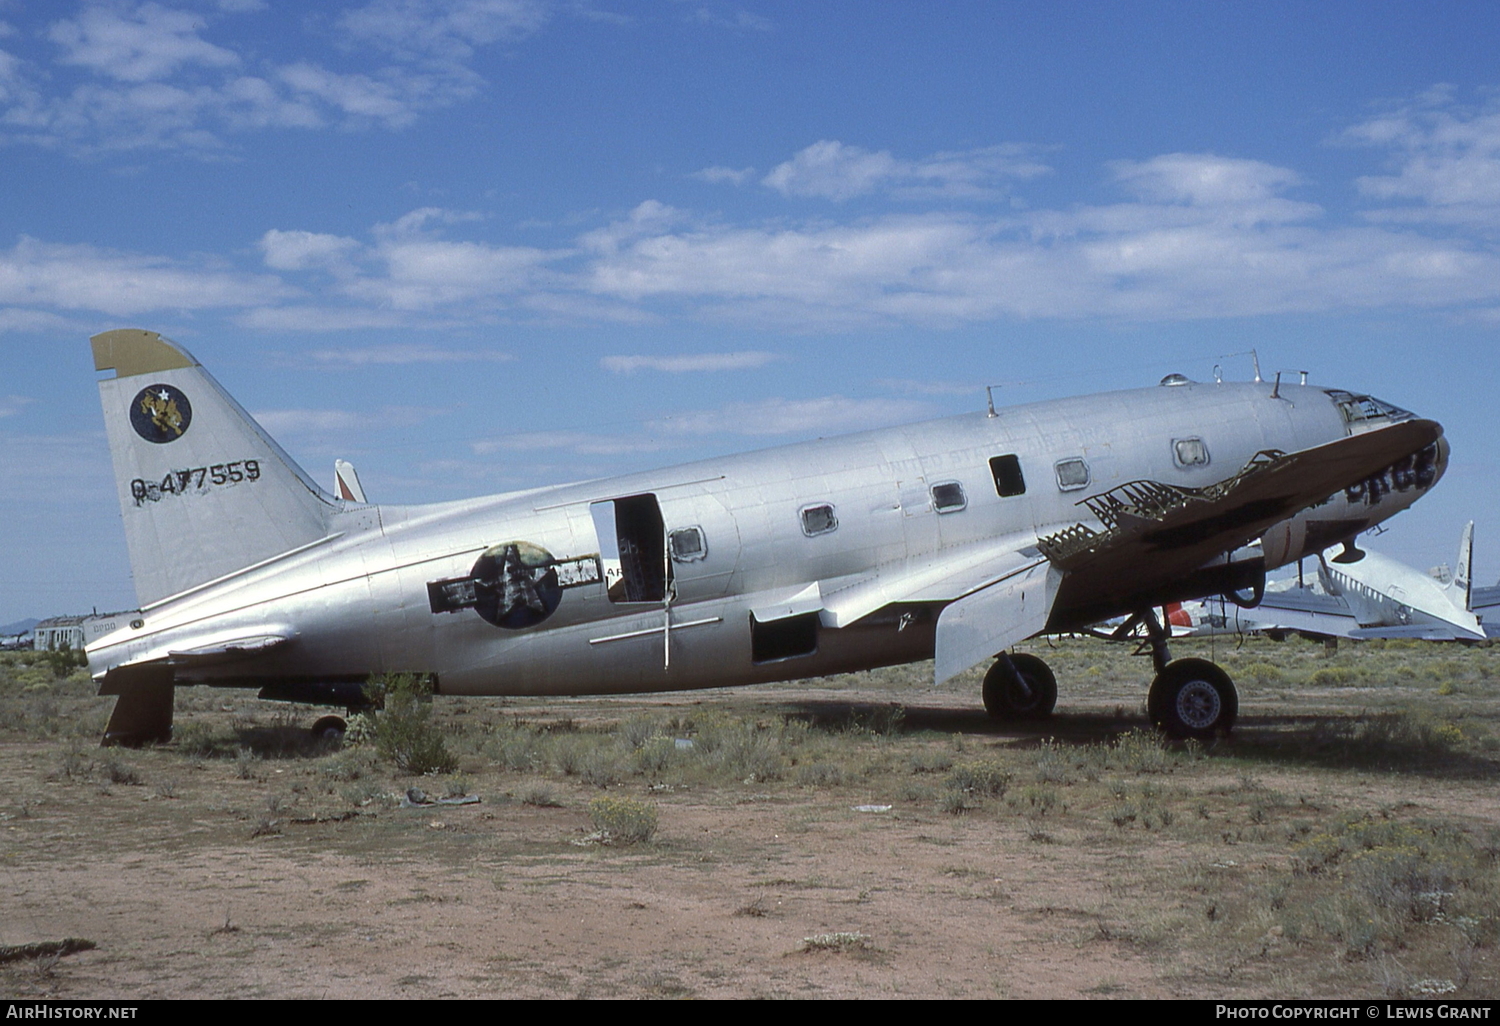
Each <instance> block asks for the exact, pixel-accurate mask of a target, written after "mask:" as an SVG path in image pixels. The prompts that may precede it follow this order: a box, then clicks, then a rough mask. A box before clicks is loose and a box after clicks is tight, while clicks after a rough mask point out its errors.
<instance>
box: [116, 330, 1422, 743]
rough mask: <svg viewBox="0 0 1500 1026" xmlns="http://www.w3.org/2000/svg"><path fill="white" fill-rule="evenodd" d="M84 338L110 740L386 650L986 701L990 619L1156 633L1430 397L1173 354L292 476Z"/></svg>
mask: <svg viewBox="0 0 1500 1026" xmlns="http://www.w3.org/2000/svg"><path fill="white" fill-rule="evenodd" d="M93 347H94V356H95V364H96V367H97V368H98V369H99V370H101V371H104V370H114V371H115V376H114V377H113V378H106V379H104V380H101V381H100V382H99V388H100V396H101V400H102V402H103V407H104V416H105V422H106V425H107V428H108V432H109V438H110V448H111V452H112V455H113V458H114V465H115V472H116V478H117V484H118V489H119V498H120V506H121V511H122V514H123V517H124V523H125V531H126V539H127V542H128V545H129V549H130V556H131V564H132V568H133V570H134V574H135V581H136V587H137V592H138V597H139V599H140V602H141V611H140V613H139V615H138V616H137V617H136V618H134V619H133V620H132V622H131V623H129V624H128V625H126V626H123V627H122V628H121V629H119V630H117V631H115V632H113V633H111V634H109V635H107V636H105V637H104V638H102V639H100V640H99V641H98V642H96V643H95V644H93V645H91V646H90V647H89V660H90V667H91V670H92V672H93V674H94V676H95V678H96V679H98V680H99V681H100V683H101V691H102V693H106V694H117V695H120V696H121V700H120V702H119V703H117V707H116V712H115V717H114V719H113V720H112V721H111V725H110V731H109V732H110V736H111V737H112V738H114V739H117V740H122V741H133V740H139V739H142V738H147V737H159V736H162V735H163V734H164V733H166V732H168V731H169V730H170V717H171V696H172V691H173V689H174V688H175V687H176V686H180V685H186V684H205V685H215V686H230V687H259V688H262V689H264V693H265V694H266V695H267V696H268V697H285V698H293V699H296V700H300V701H319V700H321V701H325V702H328V703H330V704H350V705H354V704H357V703H358V685H359V683H360V682H362V681H364V680H365V679H367V678H368V677H370V676H371V675H373V674H379V673H386V672H395V671H400V672H413V673H420V674H425V675H429V676H430V677H431V678H432V679H433V680H434V682H435V688H436V690H437V691H438V693H441V694H465V695H549V694H558V695H561V694H607V693H622V692H641V691H665V690H677V689H686V688H704V687H721V686H734V685H742V684H754V683H758V682H765V681H772V680H785V679H793V678H800V677H809V676H815V675H821V674H827V673H835V672H844V671H851V670H859V669H866V668H870V667H874V666H880V665H887V664H891V663H900V662H909V661H913V660H918V659H925V658H935V659H936V666H937V669H936V672H937V676H938V679H939V680H942V679H946V678H947V677H951V676H953V675H954V674H956V673H959V672H962V671H963V670H966V669H968V668H969V667H971V666H973V665H975V664H976V663H979V662H981V661H984V660H988V659H991V658H997V657H996V653H1001V655H1000V656H999V657H998V661H997V663H996V666H995V668H993V669H992V670H991V674H990V678H991V679H990V680H989V681H987V683H986V688H985V698H986V705H987V707H989V708H990V710H991V712H992V713H995V714H996V715H1006V714H1013V715H1045V714H1046V713H1047V712H1050V710H1051V703H1052V698H1055V684H1052V683H1051V682H1050V678H1051V675H1050V671H1047V670H1046V668H1045V666H1044V665H1042V666H1041V667H1040V669H1038V665H1037V664H1040V661H1039V660H1036V659H1035V658H1034V657H1016V660H1012V659H1011V658H1010V657H1007V656H1005V655H1004V654H1003V653H1004V650H1005V649H1007V648H1008V647H1009V646H1011V645H1014V644H1016V643H1017V642H1020V641H1023V640H1025V639H1026V638H1028V637H1031V636H1033V635H1035V634H1038V633H1042V632H1045V631H1058V630H1073V629H1080V628H1083V627H1086V626H1088V625H1090V624H1094V623H1097V622H1100V621H1103V620H1106V619H1109V618H1111V617H1118V616H1132V617H1133V618H1134V619H1133V624H1137V623H1138V624H1142V625H1144V626H1145V628H1146V629H1147V630H1148V631H1151V632H1152V633H1153V635H1157V634H1159V627H1156V628H1154V625H1156V624H1157V620H1156V618H1155V616H1154V615H1147V614H1148V613H1149V611H1150V610H1151V609H1152V607H1155V606H1159V605H1161V604H1163V603H1166V602H1172V601H1182V600H1186V599H1195V598H1201V597H1204V596H1207V595H1214V594H1218V593H1220V592H1225V591H1238V590H1243V591H1245V592H1246V593H1247V594H1251V595H1253V594H1254V593H1255V592H1256V591H1257V589H1258V588H1259V587H1262V586H1263V583H1264V575H1265V572H1266V570H1268V569H1274V568H1275V567H1277V566H1281V565H1284V564H1286V563H1289V562H1292V561H1294V560H1296V559H1298V558H1300V557H1301V556H1303V555H1305V554H1309V553H1313V552H1317V551H1320V550H1322V549H1323V548H1325V547H1327V546H1328V545H1331V544H1334V543H1336V542H1338V541H1342V540H1349V539H1352V538H1353V537H1354V536H1356V535H1357V534H1358V533H1359V532H1361V531H1363V530H1366V529H1367V528H1369V527H1371V526H1373V525H1375V524H1377V523H1379V522H1381V521H1383V520H1385V519H1387V518H1388V517H1390V516H1392V515H1394V514H1395V513H1397V512H1399V511H1400V510H1402V509H1405V508H1406V507H1407V506H1409V505H1410V504H1411V503H1412V502H1414V501H1415V500H1416V499H1417V498H1418V497H1420V496H1421V495H1422V494H1425V492H1426V491H1427V490H1428V489H1429V488H1431V487H1432V485H1433V484H1435V483H1436V481H1437V480H1438V479H1439V478H1440V477H1441V476H1442V473H1443V470H1444V468H1445V467H1446V463H1447V457H1448V449H1447V444H1446V442H1444V441H1443V439H1442V429H1441V427H1440V426H1439V425H1437V424H1436V423H1434V422H1432V421H1427V420H1421V419H1418V418H1415V417H1413V416H1412V415H1411V414H1409V413H1406V412H1405V411H1401V410H1398V409H1396V408H1394V407H1390V406H1387V405H1385V404H1382V403H1379V402H1378V401H1376V400H1373V399H1370V398H1369V397H1366V396H1355V395H1350V394H1349V393H1346V392H1341V391H1338V390H1325V389H1322V388H1315V387H1310V386H1305V385H1295V386H1293V385H1285V384H1280V383H1277V384H1275V385H1273V384H1271V383H1266V382H1254V383H1213V384H1194V383H1182V384H1174V385H1170V386H1167V387H1156V388H1147V389H1138V390H1134V391H1126V392H1113V393H1107V394H1103V395H1094V396H1085V397H1079V398H1074V399H1064V400H1058V401H1054V402H1045V403H1036V404H1031V405H1026V406H1017V407H1011V408H1007V409H1003V410H1000V411H998V413H996V414H994V415H990V414H987V413H975V414H971V415H965V416H959V417H953V418H948V419H945V420H937V421H930V422H926V423H921V424H913V425H908V426H905V427H900V428H890V429H884V430H878V431H869V432H865V433H862V434H856V435H849V436H845V437H840V438H831V439H822V440H818V441H815V442H805V443H800V444H796V445H788V446H782V447H778V448H774V449H767V450H764V451H761V452H754V453H747V454H742V455H738V456H727V457H724V458H721V459H715V460H707V461H703V462H699V463H691V464H686V465H683V466H678V467H672V468H669V469H666V470H661V471H654V472H650V473H641V474H632V475H627V476H625V477H619V478H612V479H607V480H600V481H589V482H583V483H577V484H567V485H559V486H556V487H551V488H542V489H535V490H531V491H525V492H516V493H510V494H504V495H495V496H488V497H485V498H478V499H468V500H463V501H459V502H447V503H437V504H431V505H417V506H395V505H374V504H369V503H365V502H362V501H355V500H354V499H352V498H335V497H334V496H332V495H329V494H328V493H326V492H324V491H323V490H322V489H320V488H319V487H318V486H317V485H315V484H314V483H313V482H312V480H311V479H310V478H309V477H308V476H307V475H306V474H305V473H304V472H303V471H302V470H301V468H299V467H298V466H297V465H296V464H295V463H294V462H293V461H292V460H291V459H290V457H288V456H287V455H286V453H285V452H283V451H282V450H281V449H280V447H279V446H277V445H276V443H275V442H274V441H272V440H271V439H270V438H269V437H268V436H267V435H266V434H265V433H264V432H263V431H262V430H261V429H260V427H259V426H258V425H257V424H255V422H254V421H253V420H252V419H251V418H250V417H249V415H248V414H246V413H245V412H244V410H242V409H241V408H240V407H239V406H238V404H236V403H235V402H234V400H233V399H232V398H230V397H229V395H228V393H226V392H225V391H224V390H223V389H222V388H221V387H220V386H219V385H218V383H217V382H215V381H214V380H213V379H212V378H211V377H210V376H209V375H208V373H207V372H206V371H205V370H204V369H203V368H202V367H201V366H200V365H199V364H198V363H197V361H196V360H194V359H193V358H192V357H191V356H190V355H189V354H188V353H186V352H185V351H184V350H182V349H181V347H179V346H176V345H175V344H173V343H171V342H168V341H167V340H165V339H162V338H161V337H160V336H158V335H156V334H154V333H151V332H144V331H136V330H122V331H112V332H106V333H104V334H102V335H99V336H96V337H95V338H94V339H93ZM345 467H347V465H345ZM339 474H340V476H339V478H337V479H336V480H337V481H338V482H339V484H338V488H339V490H340V492H342V493H344V494H346V495H351V494H353V492H352V490H351V486H350V485H348V484H347V483H345V482H347V481H350V480H352V481H353V482H354V486H353V487H355V488H357V477H353V476H352V468H348V469H347V470H346V469H345V468H340V470H339ZM360 494H362V490H361V491H360ZM1153 628H1154V629H1153ZM1156 654H1157V660H1156V661H1157V670H1158V677H1157V681H1156V683H1155V684H1154V685H1153V691H1152V695H1153V703H1154V704H1156V705H1161V707H1162V708H1164V709H1167V712H1166V713H1164V714H1163V715H1162V716H1161V717H1158V719H1159V721H1160V722H1162V725H1163V726H1164V727H1166V728H1167V729H1168V730H1170V731H1172V732H1174V733H1178V734H1188V735H1207V734H1211V733H1214V732H1218V731H1222V730H1227V729H1228V727H1229V726H1230V724H1231V723H1232V721H1233V711H1234V704H1235V701H1234V693H1233V684H1232V683H1230V682H1229V680H1228V678H1227V676H1223V674H1222V671H1219V670H1217V668H1214V667H1212V664H1207V663H1204V664H1203V665H1202V666H1195V667H1191V668H1183V667H1181V666H1179V667H1178V669H1177V670H1172V669H1171V667H1170V666H1169V663H1170V657H1169V654H1168V653H1167V651H1166V645H1165V642H1164V641H1163V640H1161V639H1160V638H1158V645H1157V653H1156ZM1189 662H1191V663H1194V664H1196V663H1199V662H1201V661H1197V660H1181V661H1179V663H1189ZM1174 665H1175V664H1174ZM1204 667H1209V668H1210V669H1204ZM1184 676H1185V677H1186V678H1189V679H1188V680H1187V681H1186V683H1184V681H1182V680H1179V679H1178V678H1182V677H1184ZM1220 678H1222V679H1220ZM1049 687H1050V689H1051V697H1049V696H1048V689H1049ZM1158 698H1159V699H1160V701H1158ZM1189 699H1191V700H1192V701H1189ZM1194 702H1197V703H1198V704H1197V705H1194ZM1162 703H1166V704H1165V705H1162ZM1043 706H1045V708H1043ZM1173 710H1176V711H1175V712H1173Z"/></svg>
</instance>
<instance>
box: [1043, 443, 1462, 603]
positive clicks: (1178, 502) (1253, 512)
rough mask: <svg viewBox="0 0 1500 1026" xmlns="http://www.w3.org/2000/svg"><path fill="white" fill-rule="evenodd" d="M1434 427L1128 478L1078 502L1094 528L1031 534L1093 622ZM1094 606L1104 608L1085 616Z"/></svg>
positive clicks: (1393, 455)
mask: <svg viewBox="0 0 1500 1026" xmlns="http://www.w3.org/2000/svg"><path fill="white" fill-rule="evenodd" d="M1442 433H1443V429H1442V427H1441V426H1440V425H1439V424H1437V423H1436V422H1435V421H1431V420H1417V419H1413V420H1408V421H1403V422H1401V423H1398V424H1393V425H1391V426H1390V427H1386V428H1381V429H1380V430H1378V431H1367V432H1364V433H1362V434H1357V435H1351V436H1349V437H1348V438H1342V439H1340V440H1338V441H1336V442H1329V443H1327V444H1325V445H1319V446H1314V447H1313V448H1311V449H1304V450H1302V451H1300V452H1294V453H1282V452H1279V451H1275V450H1267V451H1264V452H1261V453H1258V454H1256V456H1255V458H1254V459H1252V460H1251V461H1250V462H1249V463H1247V464H1246V465H1245V467H1244V468H1243V469H1242V470H1240V471H1239V473H1237V474H1235V475H1234V476H1232V477H1230V478H1228V479H1227V480H1224V481H1221V482H1219V483H1218V484H1215V485H1210V486H1208V487H1206V488H1183V487H1179V486H1176V485H1167V484H1162V483H1160V482H1156V481H1134V482H1130V483H1128V484H1124V485H1120V486H1119V487H1117V488H1114V489H1111V490H1110V491H1108V492H1104V493H1102V494H1100V495H1094V496H1090V497H1089V498H1087V499H1084V500H1083V502H1082V503H1080V505H1086V506H1087V507H1088V508H1089V509H1090V511H1092V512H1093V513H1094V515H1095V516H1096V517H1097V518H1098V520H1099V522H1100V523H1101V524H1102V525H1103V526H1104V529H1103V530H1102V531H1101V530H1096V529H1095V528H1093V527H1090V526H1088V525H1087V524H1084V523H1078V524H1075V525H1073V526H1072V527H1068V528H1066V529H1064V530H1062V531H1058V532H1056V533H1054V534H1051V535H1048V536H1047V537H1045V538H1043V539H1041V541H1040V542H1039V543H1038V548H1039V549H1040V550H1041V551H1042V553H1043V554H1044V555H1045V556H1047V558H1048V559H1050V560H1051V562H1052V564H1053V566H1055V567H1057V568H1058V569H1060V570H1063V571H1066V572H1067V574H1068V575H1069V578H1070V581H1069V582H1068V585H1067V586H1068V588H1069V589H1070V590H1071V591H1072V595H1073V596H1074V598H1075V599H1077V601H1072V602H1070V606H1072V607H1076V608H1077V609H1078V611H1079V614H1080V615H1086V616H1087V619H1086V620H1085V622H1095V621H1098V620H1101V619H1104V618H1106V617H1107V616H1110V615H1115V613H1116V612H1118V610H1120V609H1130V608H1132V606H1134V605H1138V604H1139V603H1140V601H1141V596H1143V595H1144V596H1150V595H1152V594H1154V592H1156V591H1158V590H1161V589H1164V588H1169V587H1170V586H1171V584H1172V583H1173V582H1174V581H1180V580H1181V579H1183V578H1184V577H1186V576H1187V575H1189V574H1191V573H1192V572H1193V571H1195V570H1197V569H1198V568H1199V567H1202V566H1203V565H1204V564H1206V563H1207V562H1209V561H1210V560H1212V559H1213V558H1215V557H1217V556H1220V555H1222V554H1223V553H1225V552H1228V551H1231V550H1233V549H1236V548H1239V547H1240V546H1242V545H1245V544H1247V543H1249V542H1250V541H1252V540H1253V539H1255V538H1257V537H1259V536H1260V535H1261V534H1263V533H1265V531H1266V530H1267V529H1268V528H1270V527H1271V526H1272V525H1273V524H1275V523H1277V522H1279V521H1281V520H1284V519H1286V518H1287V517H1290V516H1293V515H1295V514H1296V513H1298V512H1300V511H1302V510H1304V509H1306V508H1308V507H1310V506H1313V505H1316V504H1317V503H1319V502H1321V501H1322V500H1324V499H1326V498H1328V496H1329V495H1330V494H1333V493H1334V492H1337V491H1339V490H1340V489H1343V488H1346V487H1348V486H1350V485H1353V484H1356V483H1357V482H1359V481H1362V480H1364V479H1365V478H1367V477H1369V476H1371V475H1373V474H1376V473H1378V472H1380V471H1382V470H1384V469H1385V468H1387V467H1389V466H1390V465H1391V464H1393V463H1395V462H1396V461H1398V460H1400V459H1403V458H1405V457H1407V456H1410V455H1412V454H1413V453H1416V452H1418V451H1420V450H1422V449H1423V448H1425V447H1427V446H1429V445H1432V444H1433V443H1434V442H1436V441H1437V440H1438V439H1439V438H1440V437H1441V436H1442ZM1095 610H1107V611H1104V612H1099V613H1098V615H1089V614H1091V613H1093V612H1094V611H1095Z"/></svg>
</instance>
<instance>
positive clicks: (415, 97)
mask: <svg viewBox="0 0 1500 1026" xmlns="http://www.w3.org/2000/svg"><path fill="white" fill-rule="evenodd" d="M276 77H277V79H278V80H279V81H280V82H281V83H282V84H283V85H285V86H287V87H288V88H289V89H290V90H291V91H292V93H293V94H294V95H296V96H297V97H298V98H300V99H304V100H307V99H311V100H320V101H322V102H323V103H324V104H326V105H328V106H329V107H332V108H333V109H334V110H335V111H337V112H338V113H340V114H343V115H345V116H346V117H347V118H351V119H353V120H354V123H355V124H358V123H359V122H361V121H365V120H369V121H379V122H382V123H384V124H385V126H386V127H387V128H404V127H405V126H407V125H409V124H411V123H412V122H413V121H415V120H416V118H417V114H418V113H419V112H420V111H422V110H424V109H428V108H429V107H433V106H446V105H447V104H449V103H453V102H455V101H457V100H461V99H466V98H468V97H469V96H472V95H473V94H474V91H475V89H476V88H477V78H471V77H470V76H469V75H463V76H460V77H459V78H458V80H457V81H455V80H453V79H451V78H450V79H436V78H432V77H430V76H425V75H413V74H410V73H408V72H406V71H404V70H402V69H394V68H392V69H386V71H385V73H384V75H383V76H382V77H381V78H379V79H377V78H372V77H371V76H369V75H358V74H355V75H351V74H340V73H338V72H333V71H329V70H328V69H327V68H324V67H321V66H319V65H316V64H311V63H309V62H306V61H299V62H298V63H296V64H289V65H287V66H285V67H283V68H280V69H278V70H277V72H276Z"/></svg>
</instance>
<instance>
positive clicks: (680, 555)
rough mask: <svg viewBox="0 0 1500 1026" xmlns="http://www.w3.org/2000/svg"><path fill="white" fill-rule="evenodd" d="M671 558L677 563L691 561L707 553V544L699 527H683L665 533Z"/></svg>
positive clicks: (703, 556) (701, 557)
mask: <svg viewBox="0 0 1500 1026" xmlns="http://www.w3.org/2000/svg"><path fill="white" fill-rule="evenodd" d="M667 544H668V545H669V546H671V549H672V558H673V559H675V560H677V562H679V563H692V562H696V561H697V560H700V559H703V558H705V557H706V556H707V555H708V544H707V543H706V542H705V541H704V539H703V529H702V528H701V527H683V528H679V529H678V530H676V531H673V532H672V533H671V534H669V535H667Z"/></svg>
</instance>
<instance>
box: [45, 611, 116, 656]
mask: <svg viewBox="0 0 1500 1026" xmlns="http://www.w3.org/2000/svg"><path fill="white" fill-rule="evenodd" d="M139 615H140V614H139V613H137V612H135V611H134V610H129V609H127V610H122V611H120V612H118V613H89V614H87V615H84V616H54V617H50V618H48V619H46V620H43V621H42V622H41V623H39V624H37V625H36V626H35V627H33V628H32V629H31V633H32V639H33V641H32V645H33V647H34V648H36V649H37V650H38V651H41V650H43V649H54V648H62V647H63V646H65V645H66V646H67V647H68V648H71V649H72V650H73V651H75V652H77V651H79V650H81V649H83V648H84V647H86V646H88V645H91V644H93V643H94V640H95V639H96V638H102V637H104V635H106V634H108V633H110V632H111V631H116V630H119V629H120V628H121V627H123V626H125V625H126V624H127V623H129V622H130V620H131V619H132V618H134V617H136V616H139Z"/></svg>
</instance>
